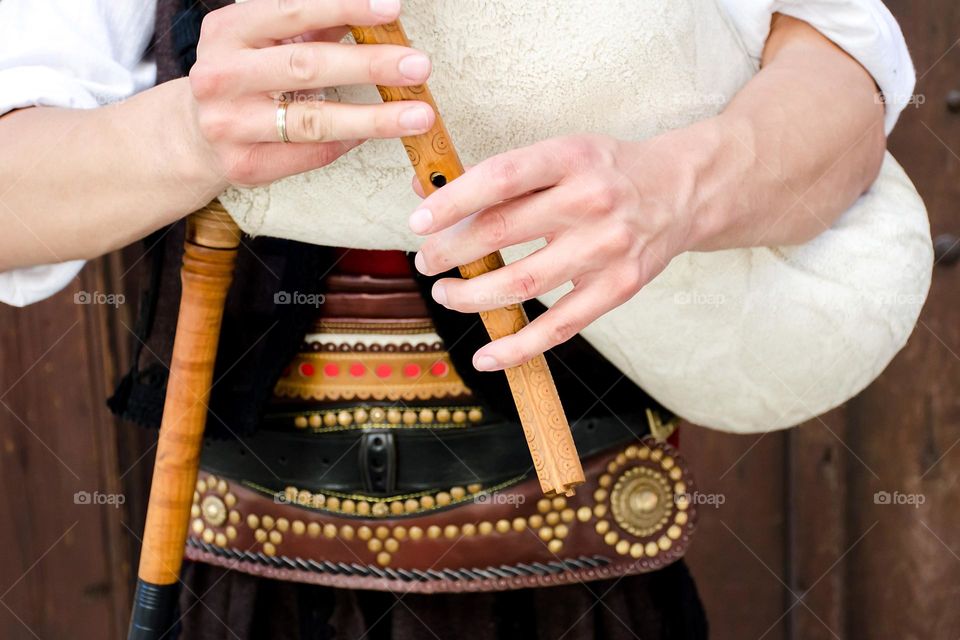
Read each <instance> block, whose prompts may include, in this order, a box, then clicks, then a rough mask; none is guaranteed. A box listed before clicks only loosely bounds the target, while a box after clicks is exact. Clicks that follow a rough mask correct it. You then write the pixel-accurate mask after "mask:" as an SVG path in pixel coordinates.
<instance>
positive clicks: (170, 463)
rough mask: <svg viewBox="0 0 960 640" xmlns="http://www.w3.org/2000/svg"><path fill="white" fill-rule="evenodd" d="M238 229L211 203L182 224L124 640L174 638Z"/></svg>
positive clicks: (216, 203) (235, 252)
mask: <svg viewBox="0 0 960 640" xmlns="http://www.w3.org/2000/svg"><path fill="white" fill-rule="evenodd" d="M239 244H240V229H239V228H238V227H237V225H236V223H235V222H234V221H233V219H232V218H231V217H230V216H229V214H227V212H226V211H224V209H223V207H222V206H221V205H220V203H219V202H217V201H216V200H214V201H213V202H211V203H210V204H209V205H207V207H206V208H204V209H201V210H200V211H197V212H196V213H193V214H191V215H190V216H189V217H188V218H187V237H186V242H185V246H184V254H183V267H182V269H181V271H180V274H181V280H182V283H183V292H182V294H181V298H180V312H179V316H178V318H177V333H176V337H175V339H174V343H173V358H172V359H171V361H170V375H169V377H168V380H167V396H166V399H165V401H164V405H163V420H162V422H161V424H160V435H159V441H158V443H157V460H156V464H155V466H154V469H153V480H152V483H151V485H150V502H149V504H148V507H147V522H146V527H145V529H144V534H143V546H142V548H141V550H140V569H139V571H138V572H137V578H138V579H137V591H136V594H135V595H134V604H133V614H132V616H131V620H130V630H129V632H128V636H127V637H128V639H129V640H159V639H160V638H166V637H173V633H172V627H174V626H176V620H174V619H173V613H174V612H175V611H176V610H177V607H176V602H177V597H178V594H179V589H178V588H177V587H178V583H179V581H180V566H181V564H182V563H183V549H184V545H185V544H186V541H187V525H188V523H189V520H190V507H191V505H192V504H193V493H194V491H196V484H197V472H198V470H199V467H200V449H201V446H202V442H203V431H204V427H205V426H206V421H207V411H208V409H207V405H208V403H209V400H210V388H211V385H212V383H213V367H214V361H215V360H216V356H217V343H218V341H219V337H220V325H221V322H222V320H223V307H224V303H225V302H226V297H227V290H228V289H229V288H230V282H231V280H232V279H233V266H234V262H235V260H236V255H237V247H238V246H239Z"/></svg>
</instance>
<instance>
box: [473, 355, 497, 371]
mask: <svg viewBox="0 0 960 640" xmlns="http://www.w3.org/2000/svg"><path fill="white" fill-rule="evenodd" d="M473 367H474V368H475V369H476V370H477V371H493V370H494V369H496V368H497V359H496V358H494V357H493V356H487V355H483V356H477V357H476V358H474V360H473Z"/></svg>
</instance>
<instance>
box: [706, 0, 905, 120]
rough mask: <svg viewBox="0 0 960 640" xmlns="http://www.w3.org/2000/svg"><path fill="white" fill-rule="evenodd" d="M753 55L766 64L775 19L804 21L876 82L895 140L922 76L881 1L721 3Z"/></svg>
mask: <svg viewBox="0 0 960 640" xmlns="http://www.w3.org/2000/svg"><path fill="white" fill-rule="evenodd" d="M719 2H720V4H721V5H722V6H723V8H724V9H725V10H726V12H727V14H728V15H729V16H730V18H731V20H732V21H733V23H734V25H735V26H736V27H737V29H738V31H739V32H740V36H741V38H743V42H744V44H745V45H746V47H747V51H748V52H749V53H750V55H751V56H753V57H754V59H756V60H758V61H759V60H760V56H761V54H762V53H763V47H764V44H765V43H766V41H767V36H768V35H769V34H770V19H771V17H772V16H773V14H774V13H781V14H784V15H788V16H791V17H793V18H796V19H798V20H803V21H804V22H806V23H808V24H809V25H811V26H812V27H814V28H815V29H817V30H818V31H819V32H820V33H822V34H823V35H824V36H826V37H827V38H829V39H830V40H831V41H832V42H833V43H834V44H836V45H837V46H838V47H840V48H841V49H843V50H844V51H846V52H847V53H848V54H850V55H851V56H852V57H853V58H854V59H855V60H857V61H858V62H859V63H860V64H861V65H863V67H864V68H865V69H866V70H867V71H868V72H869V73H870V75H872V76H873V79H874V81H876V83H877V86H879V87H880V90H881V91H882V92H883V96H884V102H885V105H886V117H885V120H884V124H885V128H886V131H887V133H888V134H889V133H890V132H891V131H892V130H893V127H894V125H895V124H896V123H897V118H898V117H899V116H900V113H901V112H902V111H903V109H904V107H906V106H907V105H908V104H910V103H911V101H912V96H913V88H914V85H915V84H916V73H915V72H914V69H913V62H912V61H911V60H910V52H909V51H907V43H906V41H905V40H904V38H903V33H902V32H901V31H900V25H898V24H897V21H896V19H895V18H894V17H893V16H892V15H891V14H890V11H889V10H888V9H887V8H886V6H884V4H883V2H881V0H719Z"/></svg>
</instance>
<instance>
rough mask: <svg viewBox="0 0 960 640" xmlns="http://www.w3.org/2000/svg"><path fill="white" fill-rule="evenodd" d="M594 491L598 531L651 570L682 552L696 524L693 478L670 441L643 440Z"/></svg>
mask: <svg viewBox="0 0 960 640" xmlns="http://www.w3.org/2000/svg"><path fill="white" fill-rule="evenodd" d="M597 483H598V485H599V486H598V487H597V488H596V490H595V491H594V494H593V497H594V501H595V504H594V508H593V509H594V515H595V516H596V518H597V522H596V525H595V531H596V534H597V535H598V536H600V537H601V538H602V539H603V542H604V543H605V544H606V545H607V546H609V547H611V548H612V549H613V550H614V551H615V552H616V553H617V554H618V555H621V556H630V557H631V558H633V559H635V560H637V561H638V562H640V563H641V565H642V566H643V567H644V568H645V569H647V570H652V569H656V568H659V567H661V566H665V565H667V564H670V563H671V562H673V561H674V560H676V559H678V558H679V557H680V556H682V555H683V553H684V551H685V550H686V548H687V546H688V545H689V542H690V538H691V537H692V535H693V531H694V529H695V527H696V520H697V512H696V506H695V501H694V499H693V496H694V495H695V493H694V484H693V477H692V476H691V474H690V471H689V469H688V468H687V465H686V463H685V462H684V460H683V458H682V457H680V455H679V454H678V453H677V451H676V450H675V449H674V448H673V447H672V446H670V445H669V444H668V443H666V442H658V441H656V440H655V439H654V438H651V437H647V438H644V439H643V440H642V441H641V442H640V443H639V444H636V445H630V446H628V447H627V448H625V449H624V450H623V451H622V452H621V453H619V454H618V455H617V456H616V457H615V458H614V459H613V460H611V461H610V462H609V463H608V464H607V469H606V473H604V474H602V475H601V476H600V477H599V478H598V480H597Z"/></svg>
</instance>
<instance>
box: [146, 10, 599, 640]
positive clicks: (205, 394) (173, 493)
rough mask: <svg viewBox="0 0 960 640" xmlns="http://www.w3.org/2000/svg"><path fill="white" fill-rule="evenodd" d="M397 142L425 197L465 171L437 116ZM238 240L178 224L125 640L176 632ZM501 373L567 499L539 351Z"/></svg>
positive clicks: (571, 475) (470, 272)
mask: <svg viewBox="0 0 960 640" xmlns="http://www.w3.org/2000/svg"><path fill="white" fill-rule="evenodd" d="M353 35H354V38H355V40H356V41H357V43H358V44H395V45H402V46H409V41H408V40H407V37H406V35H405V33H404V31H403V27H402V26H401V25H400V23H399V22H394V23H391V24H387V25H382V26H377V27H356V28H354V29H353ZM379 90H380V95H381V96H382V97H383V100H384V101H386V102H389V101H396V100H419V101H422V102H426V103H428V104H430V105H431V106H432V107H433V108H434V110H436V103H435V102H434V100H433V96H432V95H431V93H430V90H429V89H428V88H427V86H426V85H420V86H415V87H379ZM403 144H404V147H405V148H406V150H407V155H408V156H409V158H410V161H411V163H412V165H413V168H414V170H415V172H416V175H417V177H418V179H419V180H420V183H421V185H422V186H423V190H424V192H425V193H428V194H429V193H432V192H433V191H435V190H437V189H439V188H440V187H442V186H443V185H445V184H446V183H447V182H450V181H452V180H455V179H456V178H458V177H459V176H461V175H462V174H463V172H464V170H463V164H462V163H461V161H460V158H459V156H458V155H457V152H456V150H455V149H454V147H453V145H452V143H451V141H450V135H449V133H448V132H447V129H446V127H445V126H444V124H443V121H442V120H441V118H440V117H439V114H438V117H437V120H436V124H435V125H434V127H433V129H432V130H431V131H429V132H427V133H425V134H422V135H419V136H413V137H408V138H404V139H403ZM240 237H241V232H240V229H239V228H238V227H237V225H236V223H234V221H233V220H232V219H231V218H230V216H229V215H228V214H227V213H226V211H224V209H223V207H222V206H220V204H219V202H217V201H214V202H212V203H210V204H209V205H208V206H207V207H206V208H204V209H202V210H201V211H198V212H196V213H194V214H192V215H190V216H189V217H188V218H187V236H186V243H185V251H184V257H183V267H182V270H181V278H182V281H183V291H182V297H181V301H180V313H179V316H178V319H177V331H176V337H175V341H174V347H173V359H172V361H171V363H170V375H169V381H168V383H167V396H166V401H165V404H164V410H163V421H162V424H161V426H160V436H159V443H158V445H157V458H156V465H155V467H154V473H153V481H152V485H151V489H150V501H149V505H148V508H147V521H146V529H145V531H144V537H143V546H142V549H141V553H140V568H139V571H138V581H137V591H136V595H135V598H134V608H133V614H132V618H131V622H130V630H129V635H128V638H129V640H157V639H160V638H165V637H169V636H170V635H171V632H172V630H173V628H174V627H175V626H176V622H177V621H176V620H175V619H174V612H175V611H176V600H177V598H178V593H179V589H178V588H177V587H178V584H179V579H180V569H181V565H182V563H183V552H184V545H185V544H186V540H187V527H188V523H189V520H190V507H191V505H192V502H193V492H194V490H195V488H196V482H197V473H198V469H199V463H200V451H201V446H202V438H203V431H204V427H205V424H206V418H207V410H208V409H207V405H208V402H209V398H210V387H211V383H212V379H213V368H214V361H215V359H216V352H217V342H218V339H219V336H220V325H221V321H222V319H223V307H224V302H225V300H226V296H227V291H228V289H229V287H230V282H231V280H232V276H233V265H234V261H235V259H236V254H237V247H238V246H239V244H240ZM503 264H504V263H503V258H502V257H501V256H500V254H499V252H498V253H493V254H491V255H489V256H487V257H485V258H483V259H482V260H478V261H476V262H473V263H470V264H468V265H464V266H462V267H460V273H461V274H462V275H463V277H464V278H473V277H476V276H479V275H482V274H484V273H487V272H489V271H492V270H493V269H498V268H500V267H502V266H503ZM480 315H481V317H482V319H483V323H484V326H485V327H486V328H487V332H488V333H489V334H490V337H491V338H492V339H494V340H495V339H497V338H501V337H503V336H506V335H510V334H512V333H516V332H517V331H519V330H520V329H522V328H523V327H524V326H526V324H527V317H526V314H525V312H524V310H523V307H522V306H521V305H519V304H513V305H510V306H508V307H506V308H502V309H497V310H495V311H488V312H485V313H482V314H480ZM506 375H507V380H508V381H509V383H510V390H511V392H512V394H513V399H514V401H515V402H516V406H517V411H518V413H519V415H520V421H521V424H522V426H523V431H524V435H525V436H526V440H527V444H528V445H529V448H530V455H531V458H532V459H533V464H534V468H535V469H536V472H537V477H538V478H539V480H540V486H541V488H542V489H543V492H544V493H545V494H547V495H567V496H569V495H573V492H574V487H576V486H577V485H579V484H581V483H583V481H584V475H583V468H582V467H581V465H580V459H579V456H578V455H577V451H576V447H575V445H574V442H573V437H572V435H571V433H570V428H569V425H568V423H567V420H566V417H565V416H564V413H563V407H562V406H561V404H560V397H559V396H558V394H557V389H556V386H555V385H554V383H553V377H552V376H551V375H550V371H549V369H548V368H547V363H546V360H545V359H544V357H543V356H542V355H540V356H537V357H536V358H534V359H532V360H530V361H529V362H527V363H525V364H523V365H521V366H519V367H514V368H511V369H508V370H507V371H506Z"/></svg>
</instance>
